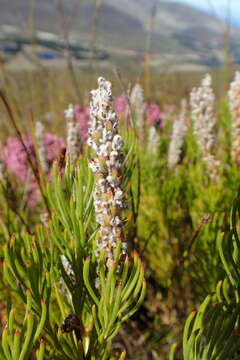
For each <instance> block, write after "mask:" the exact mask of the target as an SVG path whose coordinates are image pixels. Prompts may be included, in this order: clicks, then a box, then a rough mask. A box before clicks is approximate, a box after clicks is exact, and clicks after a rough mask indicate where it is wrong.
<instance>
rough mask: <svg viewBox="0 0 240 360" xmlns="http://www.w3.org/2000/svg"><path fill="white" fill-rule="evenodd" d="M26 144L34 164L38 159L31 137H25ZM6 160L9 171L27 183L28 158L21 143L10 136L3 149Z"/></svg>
mask: <svg viewBox="0 0 240 360" xmlns="http://www.w3.org/2000/svg"><path fill="white" fill-rule="evenodd" d="M24 143H25V146H26V148H27V150H28V154H29V156H30V157H31V159H32V161H33V162H34V161H35V159H36V154H35V149H34V145H33V141H32V137H31V136H30V135H26V136H24ZM3 152H4V158H5V162H6V165H7V168H8V170H9V171H10V172H11V173H13V174H14V175H16V176H17V177H18V178H20V179H21V180H22V181H25V180H26V178H27V176H28V168H29V164H28V158H27V154H26V151H25V149H24V147H23V145H22V143H21V141H20V140H19V139H18V138H17V137H14V136H10V137H9V138H8V139H7V141H6V144H5V146H4V148H3Z"/></svg>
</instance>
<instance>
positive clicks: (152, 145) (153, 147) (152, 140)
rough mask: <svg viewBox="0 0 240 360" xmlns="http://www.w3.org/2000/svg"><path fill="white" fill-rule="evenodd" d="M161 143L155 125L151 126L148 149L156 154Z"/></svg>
mask: <svg viewBox="0 0 240 360" xmlns="http://www.w3.org/2000/svg"><path fill="white" fill-rule="evenodd" d="M159 145H160V136H159V134H158V132H157V130H156V128H155V126H151V127H150V128H149V130H148V150H149V151H150V153H151V154H153V155H156V153H157V150H158V148H159Z"/></svg>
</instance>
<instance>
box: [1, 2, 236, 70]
mask: <svg viewBox="0 0 240 360" xmlns="http://www.w3.org/2000/svg"><path fill="white" fill-rule="evenodd" d="M74 2H75V1H74V0H62V3H63V4H64V11H65V13H66V14H69V11H70V10H71V7H72V5H73V3H74ZM54 4H55V1H54V0H11V1H9V0H1V11H0V24H13V25H19V26H20V28H21V29H22V31H23V32H26V31H27V28H28V24H29V19H30V20H31V23H32V22H33V20H34V23H35V27H36V28H37V29H39V30H44V31H48V32H53V33H56V34H62V33H63V32H62V29H61V21H60V20H59V15H58V13H57V11H56V7H55V5H54ZM93 4H94V0H80V10H79V12H78V14H77V15H76V17H75V18H74V19H73V20H74V22H73V24H72V28H71V30H72V32H73V36H74V38H75V39H76V40H77V41H78V42H79V43H84V44H86V43H90V41H91V38H92V35H91V34H92V18H93V9H94V5H93ZM152 5H153V0H152V1H151V0H121V1H119V0H102V5H101V8H100V13H99V19H98V41H99V46H102V47H104V48H107V49H111V50H113V49H118V50H119V49H123V50H130V51H135V52H137V53H138V52H142V51H144V50H145V46H146V33H147V29H148V28H149V21H150V13H151V9H152ZM31 9H32V11H31ZM223 32H224V26H223V24H221V22H220V21H219V20H218V19H216V18H214V17H213V16H211V15H209V14H207V13H205V12H204V11H201V10H198V9H196V8H193V7H190V6H188V5H185V4H181V3H179V2H176V3H175V2H167V1H161V0H158V4H157V12H156V19H155V26H154V31H153V35H152V43H151V52H152V53H155V54H159V55H161V54H165V55H167V56H168V55H169V54H177V55H178V56H182V55H183V56H185V54H187V55H189V54H192V55H193V58H194V57H196V55H197V59H196V60H193V61H197V62H198V61H200V62H201V61H203V62H204V61H206V62H209V61H210V62H211V61H212V60H211V59H213V62H215V63H218V62H220V61H221V56H222V55H220V52H222V50H223V38H224V35H223ZM237 35H238V34H235V32H233V35H232V45H233V47H235V48H237V45H238V43H239V41H238V38H237ZM190 57H191V56H190Z"/></svg>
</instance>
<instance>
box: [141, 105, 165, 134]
mask: <svg viewBox="0 0 240 360" xmlns="http://www.w3.org/2000/svg"><path fill="white" fill-rule="evenodd" d="M145 112H146V119H147V122H148V123H149V124H150V125H155V126H160V128H161V129H162V128H163V123H164V118H165V117H166V114H165V113H164V112H162V111H161V110H160V108H159V106H158V105H157V104H146V105H145Z"/></svg>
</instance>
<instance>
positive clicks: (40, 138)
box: [35, 121, 50, 173]
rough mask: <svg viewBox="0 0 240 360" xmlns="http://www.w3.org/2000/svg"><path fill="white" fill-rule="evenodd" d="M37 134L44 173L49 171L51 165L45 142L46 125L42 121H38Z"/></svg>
mask: <svg viewBox="0 0 240 360" xmlns="http://www.w3.org/2000/svg"><path fill="white" fill-rule="evenodd" d="M35 136H36V141H37V152H38V158H39V163H40V166H41V168H42V170H43V172H44V173H48V172H49V170H50V167H49V163H48V161H47V155H46V146H45V143H44V126H43V124H42V123H41V122H40V121H37V122H36V128H35Z"/></svg>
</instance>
